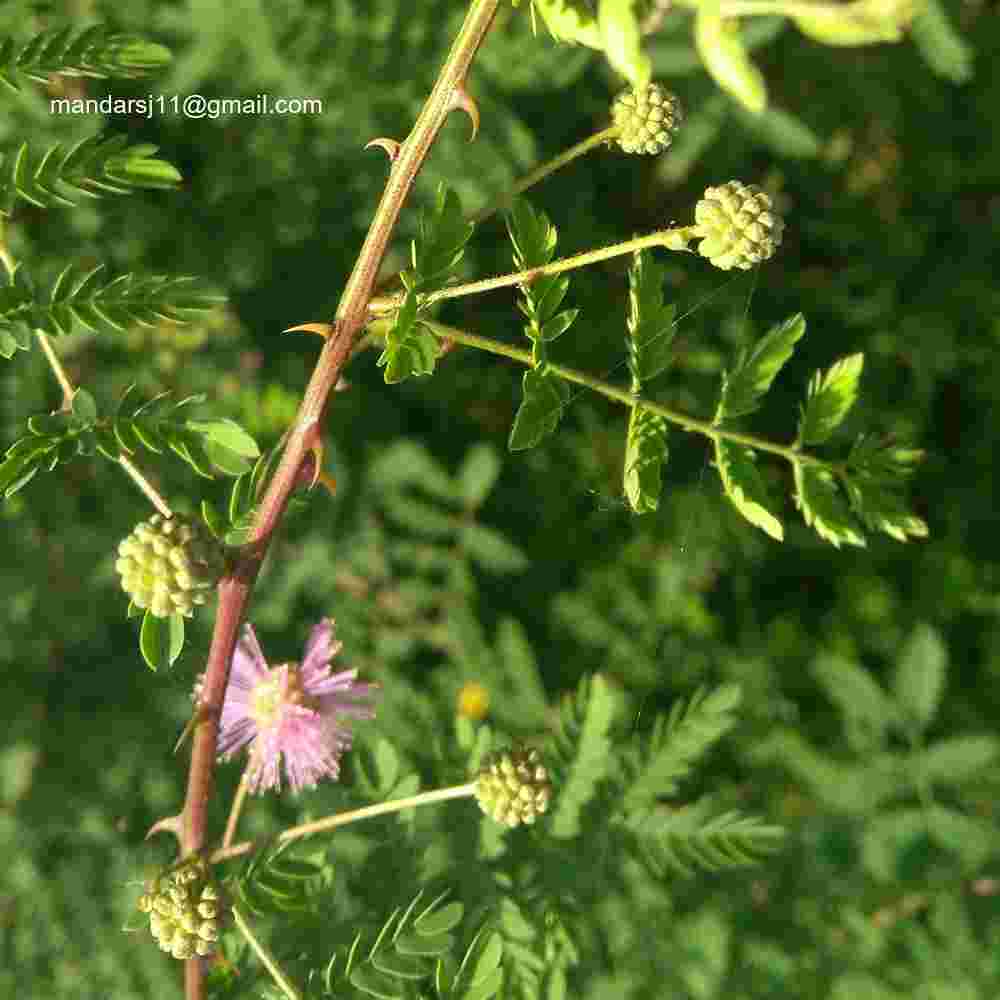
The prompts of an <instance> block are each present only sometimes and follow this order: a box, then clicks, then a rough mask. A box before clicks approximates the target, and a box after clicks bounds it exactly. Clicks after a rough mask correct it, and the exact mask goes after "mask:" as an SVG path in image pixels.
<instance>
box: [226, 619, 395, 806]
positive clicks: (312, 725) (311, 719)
mask: <svg viewBox="0 0 1000 1000" xmlns="http://www.w3.org/2000/svg"><path fill="white" fill-rule="evenodd" d="M342 647H343V643H341V642H337V641H335V640H334V638H333V621H332V620H330V619H329V618H324V619H323V620H322V621H321V622H320V623H319V624H318V625H316V626H315V627H314V628H313V630H312V632H311V634H310V636H309V641H308V642H307V643H306V648H305V652H304V655H303V657H302V662H301V663H282V664H279V665H278V666H276V667H269V666H268V664H267V661H266V660H265V659H264V654H263V653H262V652H261V649H260V644H259V643H258V642H257V636H256V635H255V634H254V630H253V626H251V625H247V626H245V627H244V629H243V635H242V636H241V637H240V640H239V642H238V643H237V644H236V650H235V652H234V653H233V663H232V668H231V669H230V672H229V685H228V686H227V688H226V696H225V700H224V701H223V705H222V717H221V719H220V722H219V741H218V751H219V756H220V758H224V759H226V760H229V759H231V758H232V757H233V756H235V754H236V753H238V752H239V751H240V750H241V749H243V747H247V748H248V750H249V754H250V761H249V764H248V767H247V772H246V775H245V779H244V780H245V781H246V782H247V785H248V788H249V791H251V792H264V791H266V790H267V789H269V788H273V789H275V790H280V788H281V773H280V772H281V763H282V761H284V765H285V774H286V775H287V777H288V783H289V785H291V788H292V791H293V792H299V791H301V790H302V789H303V788H313V787H315V786H316V783H317V782H318V781H319V780H320V779H322V778H327V777H329V778H331V779H336V778H337V776H338V775H339V773H340V756H341V754H343V753H345V752H346V751H347V750H349V749H350V747H351V731H350V728H349V725H348V722H347V720H348V719H350V718H354V719H373V718H374V717H375V709H374V708H372V707H371V706H370V705H364V704H358V700H359V699H363V698H368V697H371V696H373V695H374V694H375V693H376V692H377V689H378V685H377V684H362V683H358V682H357V681H356V680H355V678H356V677H357V674H358V672H357V670H343V671H341V672H340V673H337V674H331V673H330V661H331V660H332V659H333V657H335V656H336V655H337V654H338V653H339V652H340V650H341V648H342Z"/></svg>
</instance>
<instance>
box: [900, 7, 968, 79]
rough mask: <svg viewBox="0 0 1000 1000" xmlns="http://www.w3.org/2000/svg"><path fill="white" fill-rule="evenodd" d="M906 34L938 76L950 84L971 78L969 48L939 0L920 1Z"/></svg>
mask: <svg viewBox="0 0 1000 1000" xmlns="http://www.w3.org/2000/svg"><path fill="white" fill-rule="evenodd" d="M910 37H911V38H912V39H913V43H914V45H916V46H917V48H918V49H919V50H920V54H921V55H922V56H923V57H924V61H925V62H926V63H927V65H928V66H930V68H931V69H932V70H934V72H935V73H937V74H938V76H943V77H945V78H947V79H949V80H951V81H952V82H953V83H966V82H967V81H968V80H970V79H972V62H973V58H974V53H973V50H972V47H971V46H970V45H969V43H968V42H967V41H966V40H965V38H963V37H962V35H961V34H960V33H959V32H958V30H957V29H956V28H955V27H954V26H953V25H952V23H951V21H950V20H949V18H948V15H947V14H946V13H945V10H944V8H943V6H942V5H941V0H923V3H922V5H921V7H920V13H919V14H918V15H917V17H916V18H915V19H914V21H913V24H912V25H911V27H910Z"/></svg>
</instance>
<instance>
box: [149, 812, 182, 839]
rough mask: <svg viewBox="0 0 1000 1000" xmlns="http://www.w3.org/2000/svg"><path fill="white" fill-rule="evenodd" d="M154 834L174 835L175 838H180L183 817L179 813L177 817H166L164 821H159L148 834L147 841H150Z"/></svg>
mask: <svg viewBox="0 0 1000 1000" xmlns="http://www.w3.org/2000/svg"><path fill="white" fill-rule="evenodd" d="M154 833H172V834H173V835H174V836H175V837H178V838H179V837H180V835H181V817H180V814H179V813H178V814H177V815H176V816H164V817H163V819H158V820H157V821H156V822H155V823H154V824H153V825H152V826H151V827H150V828H149V832H148V833H147V834H146V837H145V839H146V840H149V838H150V837H152V836H153V834H154Z"/></svg>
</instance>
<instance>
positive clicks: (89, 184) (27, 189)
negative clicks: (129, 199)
mask: <svg viewBox="0 0 1000 1000" xmlns="http://www.w3.org/2000/svg"><path fill="white" fill-rule="evenodd" d="M156 151H157V147H156V146H153V145H150V144H149V143H139V144H137V145H133V146H129V145H128V138H127V136H124V135H116V136H112V137H111V138H110V139H108V138H101V137H100V136H91V137H89V138H87V139H82V140H81V141H80V142H78V143H76V144H75V145H73V146H70V147H69V148H68V149H64V148H63V146H62V145H61V144H58V143H57V144H56V145H54V146H50V147H49V148H48V149H47V150H46V151H45V152H44V153H43V154H42V155H41V156H37V155H33V154H32V152H31V151H30V149H29V147H28V143H26V142H22V143H21V145H20V146H19V147H18V149H17V151H16V152H13V153H6V154H3V155H0V214H2V215H5V216H7V217H10V215H11V214H12V212H13V211H14V206H15V205H16V203H17V202H18V200H19V199H20V200H22V201H26V202H28V203H29V204H32V205H34V206H36V207H37V208H51V207H53V206H55V205H67V206H72V205H76V204H78V203H79V202H80V200H81V199H83V198H99V197H101V196H102V195H104V194H130V193H132V191H134V190H135V189H137V188H170V189H172V188H176V187H177V184H178V183H179V182H180V181H181V180H182V178H181V175H180V173H179V171H178V170H177V168H176V167H174V166H173V165H172V164H170V163H167V162H166V161H165V160H160V159H157V158H156V156H155V153H156Z"/></svg>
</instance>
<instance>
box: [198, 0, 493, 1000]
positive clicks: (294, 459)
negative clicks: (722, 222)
mask: <svg viewBox="0 0 1000 1000" xmlns="http://www.w3.org/2000/svg"><path fill="white" fill-rule="evenodd" d="M499 6H500V0H472V2H471V3H470V4H469V9H468V11H467V13H466V16H465V20H464V21H463V23H462V27H461V29H460V30H459V32H458V35H457V36H456V37H455V41H454V42H453V43H452V46H451V49H450V51H449V52H448V56H447V58H446V59H445V62H444V65H443V66H442V67H441V71H440V73H439V74H438V77H437V80H436V82H435V84H434V87H433V89H432V90H431V93H430V95H429V96H428V98H427V101H426V102H425V104H424V106H423V108H422V109H421V112H420V114H419V116H418V117H417V120H416V122H415V123H414V126H413V128H412V130H411V131H410V134H409V135H408V136H407V137H406V140H405V141H404V142H403V143H402V145H401V146H400V147H399V152H398V155H397V156H396V159H395V160H394V161H393V164H392V168H391V169H390V172H389V179H388V181H387V182H386V186H385V189H384V191H383V192H382V199H381V201H380V202H379V205H378V208H377V209H376V212H375V216H374V218H373V219H372V223H371V226H370V227H369V230H368V234H367V235H366V237H365V240H364V243H363V244H362V247H361V251H360V253H359V254H358V259H357V262H356V263H355V265H354V270H353V271H352V272H351V276H350V277H349V278H348V281H347V284H346V286H345V288H344V292H343V295H342V296H341V299H340V304H339V305H338V307H337V314H336V318H335V320H334V322H333V323H332V324H329V326H328V329H327V331H325V332H326V334H327V336H326V344H325V346H324V347H323V350H322V352H321V354H320V357H319V360H318V361H317V363H316V367H315V368H314V370H313V373H312V377H311V378H310V379H309V384H308V386H307V387H306V391H305V395H304V397H303V399H302V404H301V406H300V407H299V411H298V414H297V415H296V417H295V421H294V423H293V424H292V426H291V428H290V431H289V434H288V439H287V442H286V444H285V447H284V450H283V452H282V456H281V461H280V463H279V465H278V468H277V470H276V471H275V473H274V475H273V476H272V478H271V480H270V482H269V483H268V487H267V490H266V492H265V494H264V497H263V499H262V500H261V503H260V506H259V508H258V511H257V516H256V518H255V519H254V526H253V532H252V535H251V538H250V541H249V543H248V544H247V545H245V546H243V548H242V549H241V557H240V559H239V560H238V563H237V565H235V566H234V567H233V569H232V571H231V572H229V573H227V574H226V575H225V576H224V577H223V578H222V580H221V581H220V582H219V604H218V611H217V612H216V616H215V627H214V629H213V632H212V642H211V646H210V648H209V651H208V660H207V662H206V664H205V673H204V682H203V684H202V688H201V696H200V699H199V705H198V710H197V713H198V714H197V718H198V721H197V723H196V724H195V731H194V737H193V740H192V744H193V745H192V749H191V766H190V770H189V772H188V784H187V793H186V795H185V798H184V808H183V811H182V815H183V818H184V822H183V831H182V833H183V848H184V850H185V851H188V852H190V851H195V850H199V849H201V848H202V847H203V846H204V844H205V840H206V832H207V826H208V804H209V799H210V797H211V793H212V781H213V776H214V771H215V757H216V742H217V739H218V732H219V716H220V714H221V711H222V702H223V698H224V695H225V690H226V685H227V683H228V681H229V667H230V664H231V662H232V656H233V649H234V647H235V646H236V640H237V637H238V635H239V627H240V623H241V622H242V620H243V616H244V613H245V610H246V606H247V603H248V601H249V599H250V594H251V591H252V590H253V586H254V583H255V581H256V579H257V574H258V572H259V571H260V566H261V563H262V562H263V561H264V556H265V555H266V554H267V550H268V548H269V547H270V543H271V540H272V538H273V536H274V532H275V530H276V529H277V527H278V524H279V523H280V521H281V518H282V516H283V514H284V511H285V505H286V504H287V502H288V497H289V496H290V495H291V493H292V490H293V489H294V488H295V486H296V483H297V480H298V473H299V469H300V468H301V466H302V463H303V461H304V460H305V458H306V456H307V455H309V454H310V453H314V452H315V451H316V449H318V448H319V447H320V442H321V434H322V427H323V417H324V415H325V412H326V406H327V400H328V398H329V395H330V393H331V392H332V391H333V388H334V386H335V385H336V384H337V382H338V380H339V378H340V373H341V371H342V370H343V368H344V366H345V365H346V364H347V361H348V359H349V357H350V356H351V352H352V349H353V347H354V345H355V343H356V341H357V340H358V338H359V336H360V335H361V331H362V329H363V328H364V326H365V324H366V323H367V322H368V302H369V299H370V298H371V295H372V291H373V288H374V285H375V278H376V276H377V274H378V271H379V267H380V266H381V264H382V260H383V258H384V256H385V250H386V247H387V245H388V242H389V238H390V237H391V235H392V233H393V231H394V229H395V227H396V221H397V219H398V218H399V213H400V212H401V211H402V208H403V205H404V203H405V202H406V199H407V196H408V195H409V193H410V188H411V187H412V185H413V181H414V179H415V178H416V176H417V173H418V172H419V171H420V168H421V166H422V165H423V162H424V160H425V158H426V156H427V153H428V151H429V150H430V148H431V146H432V145H433V143H434V140H435V139H436V138H437V135H438V133H439V132H440V130H441V127H442V126H443V125H444V122H445V119H446V118H447V117H448V115H449V113H450V112H451V111H452V110H454V108H455V107H456V106H457V98H459V97H461V96H462V95H464V93H465V81H466V77H467V75H468V72H469V68H470V66H471V65H472V62H473V60H474V58H475V56H476V53H477V52H478V51H479V47H480V46H481V45H482V43H483V40H484V39H485V37H486V34H487V32H488V31H489V29H490V25H491V24H492V22H493V18H494V16H495V15H496V12H497V8H498V7H499ZM184 975H185V991H186V996H187V1000H202V998H203V997H204V995H205V989H204V975H203V971H202V966H201V964H200V963H198V962H187V963H186V965H185V970H184Z"/></svg>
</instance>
